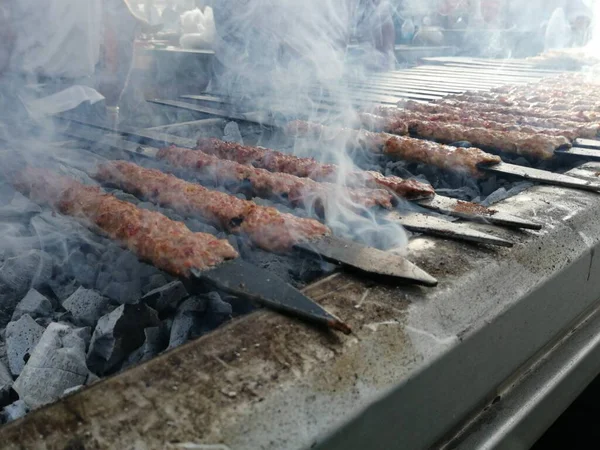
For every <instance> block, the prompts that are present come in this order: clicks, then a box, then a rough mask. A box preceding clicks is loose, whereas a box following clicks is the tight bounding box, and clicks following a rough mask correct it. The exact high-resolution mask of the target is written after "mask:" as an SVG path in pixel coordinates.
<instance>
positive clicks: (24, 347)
mask: <svg viewBox="0 0 600 450" xmlns="http://www.w3.org/2000/svg"><path fill="white" fill-rule="evenodd" d="M43 334H44V327H42V326H40V325H38V323H37V322H36V321H35V320H33V319H32V318H31V317H30V316H29V315H28V314H24V315H23V316H21V317H20V318H19V320H16V321H14V322H10V323H9V324H8V326H7V327H6V352H7V356H8V365H9V367H10V371H11V373H12V374H13V375H15V376H17V375H19V374H20V373H21V371H22V370H23V367H25V363H26V361H27V360H28V358H29V357H30V353H31V352H32V351H33V350H34V348H35V346H36V345H37V343H38V342H39V340H40V338H41V337H42V335H43Z"/></svg>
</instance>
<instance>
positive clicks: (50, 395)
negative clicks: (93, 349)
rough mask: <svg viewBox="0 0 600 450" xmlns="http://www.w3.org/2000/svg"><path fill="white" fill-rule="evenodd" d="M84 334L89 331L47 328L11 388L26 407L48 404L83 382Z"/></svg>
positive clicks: (56, 324) (84, 367) (58, 325)
mask: <svg viewBox="0 0 600 450" xmlns="http://www.w3.org/2000/svg"><path fill="white" fill-rule="evenodd" d="M86 335H89V330H85V329H73V328H71V327H69V326H67V325H63V324H59V323H51V324H50V325H49V326H48V328H46V331H44V334H43V335H42V337H41V339H40V341H39V343H38V345H36V347H35V349H34V350H33V352H32V353H31V357H30V358H29V361H27V364H25V367H24V368H23V371H22V372H21V375H19V377H18V378H17V380H16V381H15V384H14V386H13V388H14V390H15V391H16V392H17V393H18V394H19V398H20V399H22V400H24V401H25V404H26V405H27V406H28V407H29V408H37V407H39V406H42V405H45V404H47V403H51V402H53V401H55V400H57V399H58V398H60V396H61V395H62V394H63V392H64V391H65V390H66V389H68V388H70V387H73V386H78V385H81V384H84V383H85V382H86V380H87V378H88V374H89V371H88V368H87V366H86V361H85V347H86V342H85V336H86Z"/></svg>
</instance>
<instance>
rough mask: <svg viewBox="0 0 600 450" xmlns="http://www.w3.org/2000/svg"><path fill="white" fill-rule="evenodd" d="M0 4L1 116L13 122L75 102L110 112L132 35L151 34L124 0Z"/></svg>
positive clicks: (125, 68) (124, 74) (129, 61)
mask: <svg viewBox="0 0 600 450" xmlns="http://www.w3.org/2000/svg"><path fill="white" fill-rule="evenodd" d="M0 5H1V11H2V13H1V15H0V22H1V23H0V30H2V34H3V36H2V40H1V41H0V96H1V97H2V100H3V101H4V104H5V105H7V104H8V105H11V107H10V108H5V109H4V111H10V113H9V114H6V115H5V116H4V117H3V119H4V120H12V121H13V122H15V121H16V122H18V121H19V120H22V119H23V118H25V117H34V118H40V117H43V116H46V115H49V114H53V113H59V112H63V111H66V110H71V109H74V108H77V107H79V106H80V105H82V106H83V107H84V108H85V106H86V105H88V106H89V105H90V104H97V103H99V104H100V105H108V106H111V107H116V106H117V104H118V101H119V98H120V95H121V92H122V91H123V88H124V86H125V83H126V80H127V76H128V73H129V70H130V67H131V64H132V56H133V42H134V39H135V36H136V33H137V32H138V30H141V29H144V31H151V30H153V29H152V27H150V26H149V25H148V23H147V22H146V21H144V20H142V19H140V18H139V17H138V16H136V15H135V14H134V13H133V12H132V10H131V8H130V6H129V4H128V3H127V2H125V1H124V0H47V1H44V2H40V1H39V0H1V3H0ZM97 111H100V112H101V111H103V110H102V108H99V109H98V110H97ZM0 119H2V118H0Z"/></svg>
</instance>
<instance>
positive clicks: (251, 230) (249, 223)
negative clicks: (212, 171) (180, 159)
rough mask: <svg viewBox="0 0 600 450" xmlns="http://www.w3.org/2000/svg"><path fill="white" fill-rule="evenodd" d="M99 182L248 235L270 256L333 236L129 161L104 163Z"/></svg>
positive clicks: (308, 222)
mask: <svg viewBox="0 0 600 450" xmlns="http://www.w3.org/2000/svg"><path fill="white" fill-rule="evenodd" d="M94 178H96V179H97V180H99V181H102V182H105V183H110V184H113V185H115V186H117V187H119V188H120V189H122V190H124V191H127V192H131V193H133V194H135V195H138V196H141V197H143V198H146V199H149V200H151V201H156V202H157V203H158V204H160V205H162V206H166V207H170V208H173V209H174V210H176V211H178V212H181V213H182V214H192V215H197V216H200V217H202V218H204V219H205V220H206V221H208V222H209V223H211V224H213V225H215V226H218V227H219V228H221V229H224V230H226V231H228V232H230V233H234V234H241V235H245V236H247V237H248V238H249V239H250V241H251V242H252V243H253V244H254V245H256V246H257V247H260V248H262V249H263V250H267V251H273V252H283V251H289V250H291V249H292V247H293V246H294V244H297V243H299V242H306V241H310V240H311V239H315V238H319V237H323V236H327V235H329V234H330V230H329V228H328V227H327V226H325V225H323V224H322V223H320V222H319V221H317V220H313V219H306V218H301V217H296V216H294V215H292V214H285V213H281V212H280V211H278V210H277V209H276V208H273V207H266V206H260V205H257V204H256V203H254V202H251V201H248V200H242V199H239V198H237V197H234V196H233V195H229V194H225V193H223V192H219V191H213V190H210V189H207V188H205V187H203V186H200V185H199V184H195V183H190V182H187V181H185V180H182V179H180V178H177V177H175V176H173V175H168V174H166V173H164V172H161V171H160V170H156V169H147V168H145V167H141V166H138V165H136V164H132V163H129V162H125V161H111V162H108V163H104V164H101V165H100V166H99V167H98V169H97V172H96V174H95V175H94Z"/></svg>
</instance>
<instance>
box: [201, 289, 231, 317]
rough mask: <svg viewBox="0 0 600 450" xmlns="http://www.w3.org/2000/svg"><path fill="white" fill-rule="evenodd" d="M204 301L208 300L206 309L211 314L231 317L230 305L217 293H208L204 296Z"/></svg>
mask: <svg viewBox="0 0 600 450" xmlns="http://www.w3.org/2000/svg"><path fill="white" fill-rule="evenodd" d="M206 299H207V300H208V309H209V311H210V312H211V313H212V314H216V315H220V316H227V317H229V316H231V313H232V308H231V304H229V303H227V302H226V301H223V299H222V298H221V296H220V295H219V293H218V292H209V293H208V294H206Z"/></svg>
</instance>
